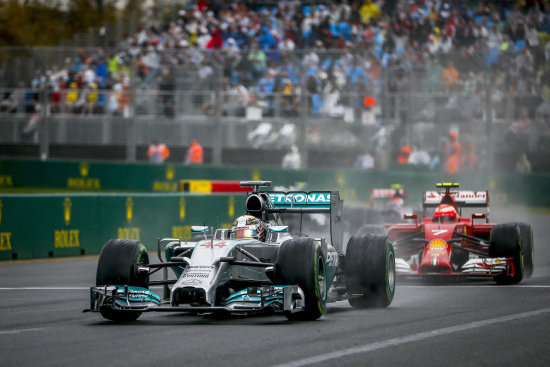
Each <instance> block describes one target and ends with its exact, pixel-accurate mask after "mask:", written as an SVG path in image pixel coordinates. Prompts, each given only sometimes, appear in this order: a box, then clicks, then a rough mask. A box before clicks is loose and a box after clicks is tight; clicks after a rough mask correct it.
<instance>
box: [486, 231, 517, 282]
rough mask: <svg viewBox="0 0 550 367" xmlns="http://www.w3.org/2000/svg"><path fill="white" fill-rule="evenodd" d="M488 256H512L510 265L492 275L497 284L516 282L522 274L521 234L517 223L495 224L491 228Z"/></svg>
mask: <svg viewBox="0 0 550 367" xmlns="http://www.w3.org/2000/svg"><path fill="white" fill-rule="evenodd" d="M489 256H490V257H506V258H512V264H511V265H512V267H508V269H507V270H506V271H505V272H504V273H502V274H499V275H497V276H495V277H494V279H495V282H497V284H505V285H508V284H517V283H519V282H521V280H522V279H523V275H524V262H523V253H522V245H521V234H520V229H519V226H518V224H517V223H504V224H497V225H495V226H494V227H493V229H492V230H491V239H490V243H489Z"/></svg>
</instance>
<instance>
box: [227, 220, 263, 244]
mask: <svg viewBox="0 0 550 367" xmlns="http://www.w3.org/2000/svg"><path fill="white" fill-rule="evenodd" d="M231 231H232V232H233V236H234V237H235V238H255V239H258V240H260V241H263V240H264V239H265V232H266V231H265V228H264V224H263V223H262V221H261V220H259V219H258V218H256V217H254V216H252V215H242V216H240V217H238V218H237V219H235V221H234V222H233V227H232V228H231Z"/></svg>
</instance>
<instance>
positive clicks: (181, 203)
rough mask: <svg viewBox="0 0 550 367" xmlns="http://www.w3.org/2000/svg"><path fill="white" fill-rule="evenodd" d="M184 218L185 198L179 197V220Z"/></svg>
mask: <svg viewBox="0 0 550 367" xmlns="http://www.w3.org/2000/svg"><path fill="white" fill-rule="evenodd" d="M184 219H185V198H180V221H182V222H183V220H184Z"/></svg>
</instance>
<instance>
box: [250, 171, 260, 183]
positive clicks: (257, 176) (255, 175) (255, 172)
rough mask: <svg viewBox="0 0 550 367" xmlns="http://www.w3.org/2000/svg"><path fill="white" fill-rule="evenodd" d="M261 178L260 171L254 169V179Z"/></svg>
mask: <svg viewBox="0 0 550 367" xmlns="http://www.w3.org/2000/svg"><path fill="white" fill-rule="evenodd" d="M259 180H260V171H259V170H257V169H255V170H254V171H252V181H259Z"/></svg>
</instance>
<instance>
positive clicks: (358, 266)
mask: <svg viewBox="0 0 550 367" xmlns="http://www.w3.org/2000/svg"><path fill="white" fill-rule="evenodd" d="M241 186H243V187H251V188H252V189H251V192H250V193H249V194H248V196H247V199H246V204H245V211H246V215H243V216H241V217H239V218H238V219H237V220H236V221H235V223H234V224H233V227H232V228H231V229H225V228H220V229H216V230H215V231H213V229H211V228H209V227H207V226H194V227H192V230H193V231H194V232H195V233H197V235H196V236H195V237H193V238H192V239H191V241H186V242H184V241H181V240H180V239H162V240H159V241H158V245H157V247H158V257H159V260H160V261H159V262H158V263H155V264H153V263H149V255H148V253H147V249H146V247H145V246H144V245H143V244H142V243H140V242H138V241H133V240H126V239H112V240H110V241H108V242H107V243H106V244H105V246H104V247H103V249H102V251H101V255H100V257H99V261H98V266H97V275H96V286H95V287H92V288H91V289H90V309H88V310H85V311H93V312H100V313H101V315H102V316H103V317H104V318H106V319H109V320H113V321H134V320H136V319H137V318H138V317H139V316H140V315H141V313H142V312H149V311H156V312H184V313H190V314H203V313H225V314H253V313H272V312H275V313H283V314H284V315H285V316H286V317H287V318H288V319H290V320H295V319H298V320H315V319H318V318H320V317H321V316H322V315H323V313H324V312H325V308H326V303H327V302H329V301H337V300H342V299H349V300H350V303H351V304H352V306H355V307H360V308H363V307H377V306H378V307H385V306H388V305H389V304H390V303H391V301H392V299H393V296H394V292H395V257H394V255H393V248H392V246H391V243H390V242H389V241H387V239H386V237H385V236H378V237H377V236H375V235H373V236H370V237H369V239H368V240H367V239H366V238H365V239H364V241H363V242H361V241H360V242H361V243H354V244H353V245H352V246H351V248H353V250H352V252H353V258H354V259H353V260H351V261H347V262H348V265H347V266H346V264H345V263H346V261H345V260H346V259H345V256H344V252H343V230H342V205H343V202H342V200H340V198H339V194H338V192H327V191H324V192H263V191H261V188H262V187H269V186H271V182H270V181H245V182H241ZM292 213H294V214H296V215H299V216H300V217H301V216H303V215H307V214H318V213H325V214H328V215H329V218H330V219H329V223H330V224H329V228H328V229H329V230H330V238H329V239H327V238H318V237H307V236H303V235H301V234H300V235H299V236H293V235H291V233H290V232H289V231H288V226H285V225H284V224H283V223H282V221H281V215H282V214H292ZM356 242H357V241H356ZM162 246H164V257H165V259H164V260H163V256H161V253H162V252H163V251H162V250H161V248H162ZM168 269H171V270H172V271H173V274H174V275H175V277H176V278H175V279H173V278H172V279H170V277H168ZM159 270H163V277H162V280H156V281H153V280H150V275H151V274H153V273H155V272H157V271H159ZM150 286H157V287H160V286H161V287H162V288H163V292H162V293H163V296H162V297H161V296H160V295H158V294H157V293H155V292H153V291H152V290H150V289H149V287H150Z"/></svg>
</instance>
